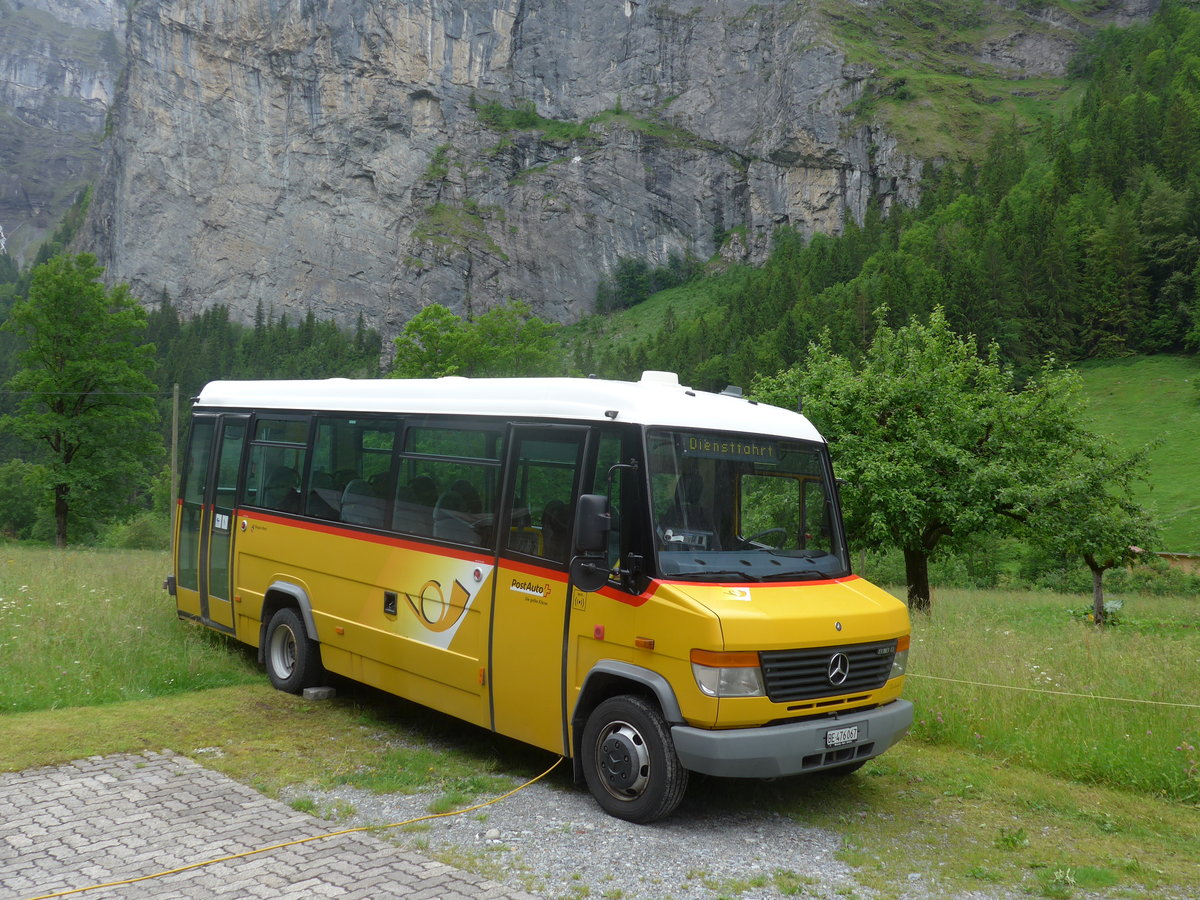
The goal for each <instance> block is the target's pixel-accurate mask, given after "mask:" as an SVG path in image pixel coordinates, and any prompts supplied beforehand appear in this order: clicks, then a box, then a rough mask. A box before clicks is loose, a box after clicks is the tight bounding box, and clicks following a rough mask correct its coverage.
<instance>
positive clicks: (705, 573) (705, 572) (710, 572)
mask: <svg viewBox="0 0 1200 900" xmlns="http://www.w3.org/2000/svg"><path fill="white" fill-rule="evenodd" d="M714 575H737V576H738V577H739V578H745V579H746V580H747V581H762V580H763V576H761V575H754V574H753V573H751V572H747V571H746V570H744V569H702V570H700V571H698V572H697V571H692V572H675V573H673V574H670V575H667V577H668V578H711V577H713V576H714Z"/></svg>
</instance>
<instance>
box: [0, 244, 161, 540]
mask: <svg viewBox="0 0 1200 900" xmlns="http://www.w3.org/2000/svg"><path fill="white" fill-rule="evenodd" d="M103 273H104V269H103V268H102V267H100V266H98V265H97V264H96V259H95V257H94V256H92V255H91V254H87V253H84V254H80V255H78V256H57V257H54V258H52V259H50V260H48V261H47V262H46V263H44V264H42V265H40V266H38V267H37V268H36V269H35V270H34V272H33V277H32V281H31V283H30V288H29V297H28V299H26V300H23V301H20V302H18V303H16V304H14V305H13V308H12V310H11V312H10V315H9V319H8V321H7V322H6V323H5V326H4V327H5V328H6V329H8V330H10V331H12V332H14V333H15V334H17V335H18V336H19V337H20V338H22V339H23V340H24V342H25V347H24V349H23V350H21V351H20V352H19V354H18V357H17V362H18V365H19V367H20V368H19V369H18V371H17V373H16V374H15V375H14V376H13V377H12V378H11V379H10V380H9V382H8V388H9V390H11V391H13V392H16V393H17V394H18V396H19V400H18V403H17V411H16V412H15V413H14V414H13V415H10V416H5V417H4V418H3V419H2V420H0V425H3V427H5V428H8V429H11V430H12V431H13V432H15V433H16V434H17V435H19V436H21V437H22V438H24V439H26V440H28V441H32V442H34V443H35V444H40V445H41V446H42V447H44V448H45V449H46V450H47V451H48V463H47V464H46V479H47V482H48V485H49V487H50V488H51V490H52V492H53V497H54V522H55V543H56V544H57V545H58V546H59V547H63V546H66V543H67V523H68V520H69V518H70V516H71V514H72V511H73V510H75V511H79V510H81V509H83V508H84V507H87V508H88V511H89V512H91V513H94V514H95V513H100V512H102V511H105V510H112V509H114V508H116V507H118V506H120V505H121V504H122V503H123V502H125V501H127V500H128V498H129V496H130V494H131V486H137V485H139V484H140V483H141V481H142V480H143V478H144V476H145V474H146V472H147V471H148V470H150V469H155V468H157V465H158V463H159V457H160V454H161V452H162V445H161V442H160V440H159V438H158V434H157V428H156V426H157V424H158V423H157V414H156V411H155V404H154V396H153V392H154V390H155V386H154V384H153V382H152V381H151V380H150V377H149V374H148V373H149V372H150V371H151V369H152V367H153V353H154V348H153V346H152V345H150V344H147V343H145V337H146V314H145V312H144V311H143V310H142V308H141V306H139V305H138V303H137V301H135V300H134V299H133V297H131V296H130V294H129V288H128V287H127V286H126V285H123V284H122V285H118V286H116V287H114V288H112V289H111V290H108V289H106V288H105V286H104V284H103V283H101V281H100V276H101V275H102V274H103Z"/></svg>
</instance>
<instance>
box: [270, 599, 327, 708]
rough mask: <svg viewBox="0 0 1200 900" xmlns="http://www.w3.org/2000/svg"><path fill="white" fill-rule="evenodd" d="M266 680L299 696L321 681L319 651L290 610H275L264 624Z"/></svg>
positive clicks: (321, 672)
mask: <svg viewBox="0 0 1200 900" xmlns="http://www.w3.org/2000/svg"><path fill="white" fill-rule="evenodd" d="M263 660H264V662H265V663H266V665H267V677H268V678H270V679H271V684H273V685H274V686H275V688H276V689H277V690H281V691H286V692H287V693H289V694H301V693H303V692H304V689H305V688H309V687H315V686H316V685H318V684H319V683H320V682H321V678H322V677H323V676H324V674H325V671H324V668H323V667H322V666H321V650H320V648H319V647H318V646H317V642H316V641H314V640H313V639H312V638H310V637H309V636H308V632H307V631H305V630H304V622H303V620H301V618H300V614H299V613H297V612H296V610H294V609H292V608H291V607H286V608H284V609H281V610H278V611H277V612H276V613H275V615H273V616H271V621H270V622H268V623H267V632H266V640H265V641H264V642H263Z"/></svg>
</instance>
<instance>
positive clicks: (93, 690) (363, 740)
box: [0, 545, 1200, 897]
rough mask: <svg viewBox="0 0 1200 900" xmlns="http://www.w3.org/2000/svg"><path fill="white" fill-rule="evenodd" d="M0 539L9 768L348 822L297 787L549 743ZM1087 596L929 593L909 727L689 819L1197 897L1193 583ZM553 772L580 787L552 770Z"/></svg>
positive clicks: (414, 772) (84, 555)
mask: <svg viewBox="0 0 1200 900" xmlns="http://www.w3.org/2000/svg"><path fill="white" fill-rule="evenodd" d="M0 551H2V552H0V771H16V770H20V769H24V768H28V767H30V766H37V765H49V764H55V763H60V762H64V761H67V760H70V759H77V758H81V757H86V756H92V755H96V754H108V753H118V752H139V751H142V750H160V749H163V748H169V749H171V750H174V751H176V752H179V753H182V754H185V755H188V756H191V757H193V758H195V759H197V760H198V761H200V762H201V763H203V764H204V765H206V766H209V767H211V768H214V769H217V770H219V771H222V772H225V773H226V774H228V775H230V776H231V777H234V778H237V779H239V780H241V781H244V782H246V783H248V784H251V785H253V786H254V787H256V788H257V789H259V790H262V791H264V792H266V793H268V794H271V795H273V796H277V797H279V796H290V797H297V798H299V799H297V800H295V801H294V805H296V804H299V805H297V808H305V806H304V804H306V803H307V804H309V805H311V806H313V808H314V809H317V810H318V811H320V812H321V813H322V814H323V815H329V816H333V817H334V818H338V817H345V816H348V815H353V809H351V808H344V809H343V808H339V809H336V810H326V809H323V808H318V803H317V801H314V800H311V799H307V797H308V795H306V793H305V792H306V791H311V792H312V793H313V794H314V795H316V796H320V794H321V791H323V790H325V789H328V788H332V787H336V786H337V785H346V784H348V785H355V786H359V787H364V788H367V789H368V790H373V791H377V792H383V793H390V792H403V793H421V794H422V795H423V796H424V795H428V796H429V800H428V804H429V809H430V811H444V810H447V809H451V808H462V807H463V806H464V805H466V804H467V803H469V802H471V801H472V800H473V799H477V798H479V797H480V796H481V795H482V796H486V795H496V794H498V793H501V792H502V790H504V789H506V788H507V787H510V786H512V785H514V784H516V783H517V780H518V779H519V780H524V779H527V778H530V777H532V776H534V775H536V774H538V773H539V772H541V771H543V770H544V769H545V768H546V767H547V766H548V765H549V763H550V762H552V761H553V757H552V756H550V755H549V754H546V753H544V752H543V751H539V750H536V749H534V748H531V747H528V746H525V745H522V744H519V743H517V742H514V741H509V740H506V739H503V738H498V737H496V736H494V735H491V734H489V733H487V732H485V731H482V730H480V729H477V728H473V727H471V726H468V725H466V724H465V723H460V722H457V721H455V720H452V719H448V718H446V717H444V716H439V715H437V714H434V713H430V712H429V711H427V710H423V709H422V708H420V707H417V706H415V705H414V704H411V703H406V702H404V701H400V700H398V699H396V698H392V697H388V696H385V695H383V694H380V693H379V692H376V691H371V690H369V689H365V688H356V687H353V686H350V685H345V684H343V685H342V686H341V688H340V690H339V696H338V697H337V698H336V699H334V700H332V701H328V702H324V703H312V702H306V701H304V700H303V699H300V698H297V697H293V696H291V695H287V694H281V693H278V692H276V691H273V690H272V689H271V688H270V686H269V685H268V684H267V681H266V677H265V675H264V674H262V673H261V671H260V670H259V668H258V666H257V664H256V662H255V655H254V653H253V651H250V650H248V649H246V648H243V647H241V646H240V645H238V644H235V643H233V642H232V641H228V640H226V639H224V638H222V637H219V636H216V635H210V634H209V633H207V632H205V631H204V630H202V629H200V628H198V627H197V626H194V625H191V624H187V623H184V622H181V621H179V620H178V619H177V618H176V616H175V613H174V607H173V605H172V602H171V599H170V598H169V597H168V596H167V595H166V594H165V593H164V592H163V591H162V590H161V588H160V586H159V585H160V584H161V581H162V576H163V574H164V573H165V572H166V566H167V559H166V555H165V554H161V553H149V552H133V551H93V550H68V551H57V550H54V549H51V548H38V547H31V546H19V545H0ZM1084 601H1086V598H1080V597H1073V596H1065V595H1057V594H1051V593H1045V592H1015V591H1003V590H993V591H983V590H955V591H950V590H943V591H938V592H936V593H935V596H934V610H933V614H932V615H931V616H929V617H918V618H917V619H916V620H915V621H914V623H913V624H914V631H913V650H912V657H911V666H910V670H909V671H910V675H911V677H910V678H909V680H908V683H907V685H906V688H905V694H906V696H907V697H908V698H909V699H911V700H913V702H914V703H915V704H916V708H917V724H916V726H915V728H914V731H913V733H912V735H911V736H910V737H909V738H908V739H907V740H905V741H902V742H901V743H900V744H899V745H898V746H897V747H895V748H893V750H891V751H889V752H888V753H887V754H885V755H884V756H882V757H880V758H878V759H876V760H873V761H872V762H871V763H869V764H868V765H867V766H866V767H865V768H864V769H863V770H862V771H861V772H859V773H858V774H857V775H856V776H854V777H852V778H848V779H821V778H796V779H784V780H781V781H774V782H762V783H759V782H740V781H727V780H722V779H703V778H700V779H698V782H697V785H696V786H694V788H693V790H692V791H690V792H689V795H688V796H689V800H688V801H687V803H685V806H684V807H683V808H681V811H680V813H679V815H687V810H688V808H689V807H688V805H687V804H688V803H690V804H693V807H692V808H695V809H699V808H704V807H715V808H717V809H719V810H724V809H726V808H727V809H728V813H729V814H730V815H734V816H736V815H744V814H745V812H746V810H747V809H758V810H763V811H767V812H770V813H773V814H776V815H778V816H782V817H784V819H788V820H793V821H796V822H798V823H801V824H803V825H806V826H810V827H821V828H828V829H830V830H833V831H834V832H836V833H837V834H838V835H839V836H840V837H841V841H842V847H843V849H842V850H841V851H840V852H839V857H840V858H841V859H842V860H843V861H845V862H847V863H849V864H850V865H852V866H853V867H854V869H855V872H856V878H857V879H858V880H859V882H860V883H861V884H862V885H863V886H864V887H867V888H870V889H873V890H878V891H882V892H883V893H882V896H893V895H894V893H895V891H894V887H895V880H894V879H895V873H896V872H897V871H899V872H912V871H920V872H925V873H927V877H928V878H929V879H931V881H930V883H931V884H932V885H933V886H934V889H933V893H932V894H931V896H947V897H949V896H961V895H962V894H964V893H966V892H969V891H980V890H983V891H985V892H986V891H987V890H989V888H990V887H991V886H999V887H1000V888H1002V889H1003V890H1005V891H1012V890H1016V891H1018V892H1020V893H1027V894H1033V895H1037V896H1046V897H1073V896H1076V895H1077V894H1078V892H1079V891H1081V890H1082V891H1087V892H1088V893H1087V896H1104V897H1131V896H1139V897H1140V896H1169V897H1190V896H1200V749H1198V748H1200V708H1198V707H1200V598H1196V597H1174V598H1172V597H1153V598H1150V597H1141V596H1130V597H1128V598H1127V599H1126V604H1125V606H1124V608H1123V610H1122V624H1120V625H1119V626H1117V627H1113V628H1110V629H1108V630H1104V631H1099V630H1097V629H1095V628H1094V626H1091V625H1089V624H1087V622H1086V620H1084V619H1082V618H1081V617H1080V616H1079V615H1078V613H1077V609H1078V608H1079V607H1080V606H1081V605H1082V604H1083V602H1084ZM550 783H551V784H552V785H554V786H556V787H557V788H559V789H562V790H581V789H580V788H577V787H574V786H572V785H571V783H570V776H569V774H568V772H567V769H566V768H565V767H562V766H560V767H559V770H558V771H556V772H555V773H554V775H553V776H552V778H551V779H550ZM776 821H778V820H776ZM452 862H455V863H456V864H463V862H462V861H461V860H457V861H452ZM467 867H468V868H470V866H469V865H467ZM752 887H753V885H750V884H747V885H744V886H738V885H733V884H730V885H723V886H722V889H721V891H720V896H729V897H738V896H740V895H741V893H743V892H744V891H749V890H750V889H751V888H752ZM986 895H987V896H991V895H990V894H986Z"/></svg>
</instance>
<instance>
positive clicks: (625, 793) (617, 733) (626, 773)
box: [596, 722, 650, 800]
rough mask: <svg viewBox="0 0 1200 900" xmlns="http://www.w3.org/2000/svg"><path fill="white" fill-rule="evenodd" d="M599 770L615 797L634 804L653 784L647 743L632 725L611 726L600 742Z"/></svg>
mask: <svg viewBox="0 0 1200 900" xmlns="http://www.w3.org/2000/svg"><path fill="white" fill-rule="evenodd" d="M596 767H597V768H598V769H599V770H600V778H601V780H602V781H603V783H604V786H605V788H607V789H608V792H609V793H610V794H612V795H613V796H614V797H619V798H620V799H622V800H632V799H634V798H636V797H639V796H641V793H642V791H644V790H645V789H646V783H647V782H648V781H649V780H650V753H649V751H648V750H647V748H646V741H645V740H644V739H643V738H642V735H641V734H640V733H639V732H638V730H637V729H636V728H634V727H633V726H632V725H630V724H629V723H628V722H613V723H611V724H610V725H609V726H608V727H607V728H605V729H604V731H603V732H601V734H600V735H599V737H598V738H597V739H596Z"/></svg>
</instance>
